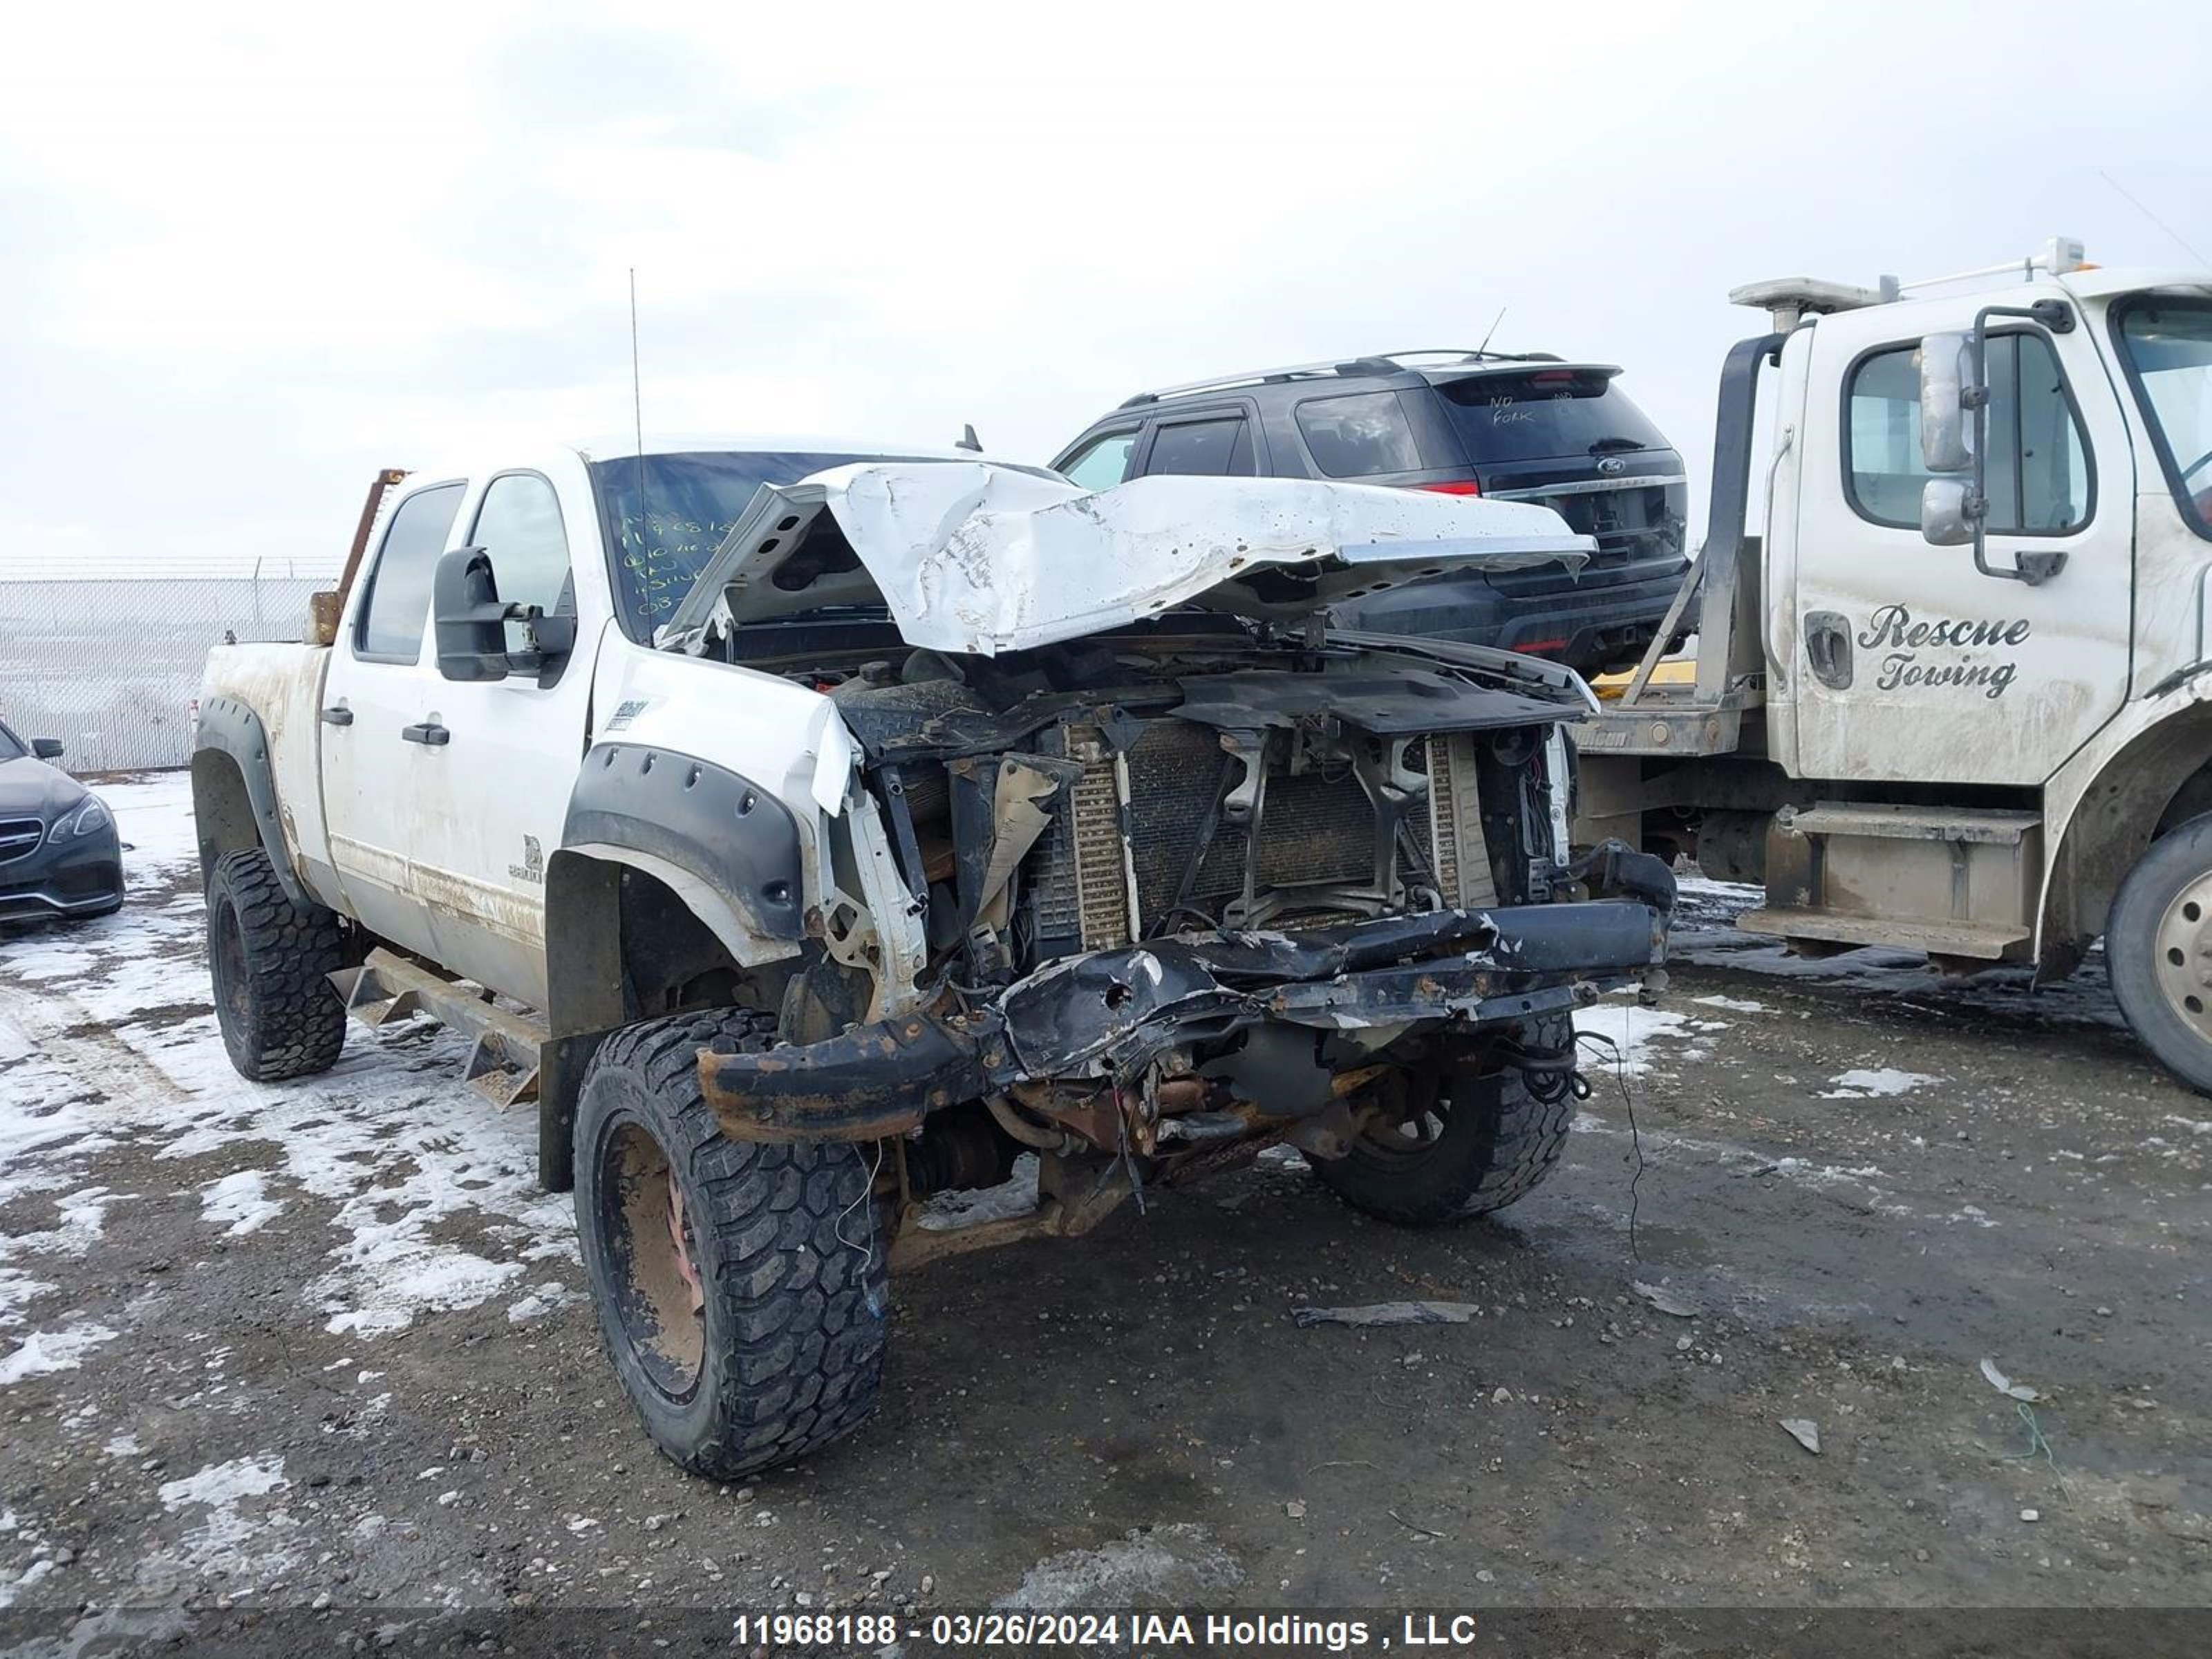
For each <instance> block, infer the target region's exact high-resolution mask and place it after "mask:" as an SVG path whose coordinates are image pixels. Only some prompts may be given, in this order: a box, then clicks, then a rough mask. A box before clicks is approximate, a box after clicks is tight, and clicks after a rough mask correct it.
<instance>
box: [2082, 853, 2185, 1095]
mask: <svg viewBox="0 0 2212 1659" xmlns="http://www.w3.org/2000/svg"><path fill="white" fill-rule="evenodd" d="M2105 960H2106V965H2107V966H2108V968H2109V969H2110V970H2111V973H2112V994H2113V996H2114V997H2115V998H2117V999H2118V1001H2119V1005H2120V1012H2122V1013H2124V1014H2125V1015H2126V1016H2127V1017H2128V1024H2129V1025H2130V1027H2132V1028H2133V1029H2134V1031H2135V1034H2136V1036H2137V1037H2138V1038H2139V1039H2141V1041H2142V1045H2143V1047H2144V1048H2148V1049H2149V1050H2150V1051H2151V1053H2152V1054H2154V1055H2155V1056H2156V1057H2157V1059H2158V1060H2160V1063H2161V1064H2163V1065H2164V1066H2166V1069H2167V1070H2168V1071H2170V1072H2172V1073H2173V1074H2174V1075H2175V1076H2176V1077H2178V1078H2179V1079H2181V1080H2182V1081H2183V1082H2184V1083H2186V1084H2187V1085H2189V1086H2190V1087H2191V1088H2192V1089H2195V1090H2197V1091H2199V1092H2200V1093H2203V1094H2212V817H2201V818H2192V819H2191V820H2190V821H2189V822H2188V823H2185V824H2183V825H2181V826H2180V827H2179V829H2174V830H2172V831H2171V832H2169V833H2168V834H2166V835H2165V836H2160V838H2159V839H2158V840H2157V841H2155V842H2152V843H2151V848H2150V851H2148V853H2145V854H2143V855H2142V859H2141V860H2138V861H2137V863H2136V867H2135V868H2134V869H2132V870H2130V872H2128V877H2127V879H2126V880H2125V881H2124V882H2122V883H2121V884H2120V891H2119V896H2118V897H2117V898H2115V899H2114V900H2113V901H2112V914H2111V915H2110V916H2108V917H2107V918H2106V925H2105Z"/></svg>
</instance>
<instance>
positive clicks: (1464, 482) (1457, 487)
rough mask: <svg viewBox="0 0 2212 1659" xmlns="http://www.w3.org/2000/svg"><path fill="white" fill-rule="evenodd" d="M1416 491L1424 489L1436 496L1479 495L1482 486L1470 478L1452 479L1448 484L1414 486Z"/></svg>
mask: <svg viewBox="0 0 2212 1659" xmlns="http://www.w3.org/2000/svg"><path fill="white" fill-rule="evenodd" d="M1413 488H1414V489H1425V490H1428V491H1429V492H1430V493H1431V494H1432V495H1480V494H1482V486H1481V485H1480V484H1479V483H1476V482H1475V481H1474V479H1472V478H1454V479H1453V480H1451V481H1450V482H1449V483H1425V484H1415V485H1414V486H1413Z"/></svg>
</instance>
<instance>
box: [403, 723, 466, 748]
mask: <svg viewBox="0 0 2212 1659" xmlns="http://www.w3.org/2000/svg"><path fill="white" fill-rule="evenodd" d="M399 735H400V736H401V737H403V738H406V739H407V741H408V742H410V743H423V744H429V746H430V747H431V748H433V749H442V748H443V747H445V745H446V744H449V743H451V742H452V741H453V733H452V732H448V731H447V730H446V728H445V727H444V726H440V725H438V724H437V723H436V722H435V720H421V721H418V722H416V724H415V725H413V726H401V727H400V728H399Z"/></svg>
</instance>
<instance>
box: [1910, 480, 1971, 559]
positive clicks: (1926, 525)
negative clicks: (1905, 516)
mask: <svg viewBox="0 0 2212 1659" xmlns="http://www.w3.org/2000/svg"><path fill="white" fill-rule="evenodd" d="M1980 518H1981V502H1980V501H1979V500H1978V498H1977V497H1976V496H1975V495H1974V485H1973V481H1972V479H1970V478H1930V479H1929V481H1928V482H1927V483H1925V484H1924V485H1923V486H1922V487H1921V490H1920V533H1921V535H1922V537H1923V538H1925V539H1926V540H1928V541H1929V542H1931V543H1933V544H1935V545H1936V546H1937V547H1966V546H1970V545H1972V542H1973V539H1974V527H1975V526H1976V524H1977V523H1978V521H1979V520H1980Z"/></svg>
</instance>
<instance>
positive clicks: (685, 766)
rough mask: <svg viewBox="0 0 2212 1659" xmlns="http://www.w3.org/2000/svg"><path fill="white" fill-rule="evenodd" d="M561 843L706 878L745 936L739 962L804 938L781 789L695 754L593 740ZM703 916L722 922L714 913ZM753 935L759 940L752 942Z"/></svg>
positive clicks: (798, 879) (800, 877) (785, 951)
mask: <svg viewBox="0 0 2212 1659" xmlns="http://www.w3.org/2000/svg"><path fill="white" fill-rule="evenodd" d="M561 845H562V848H563V849H564V850H566V849H572V848H573V849H578V850H585V849H590V848H605V849H607V850H608V851H610V852H611V853H613V854H616V855H617V857H619V856H620V855H621V854H624V853H628V854H635V855H641V859H642V860H644V861H646V862H647V867H651V866H654V865H658V866H662V867H664V868H666V869H671V870H674V871H678V872H682V873H683V874H684V875H686V876H689V877H690V878H693V879H694V880H696V881H698V882H700V883H702V884H704V886H705V887H706V888H707V890H708V892H710V893H711V894H712V895H713V896H714V898H715V899H716V900H717V901H719V902H720V906H721V907H722V908H725V909H726V911H727V912H728V913H729V914H730V915H731V916H732V917H733V918H734V920H735V921H736V922H737V924H738V927H740V928H742V929H743V930H744V933H750V935H751V936H752V940H751V941H742V943H744V944H746V945H748V946H749V948H742V949H741V948H738V945H739V944H740V943H741V941H734V940H731V939H727V938H726V937H725V939H724V942H725V943H726V944H728V945H731V947H732V954H733V955H735V956H736V957H737V958H738V961H739V962H740V963H745V964H746V965H748V966H750V964H751V963H752V962H754V961H757V960H763V959H766V958H770V957H784V956H788V955H790V954H791V951H792V949H793V947H794V946H796V945H798V943H799V940H801V939H804V938H805V874H804V865H803V863H802V860H801V858H800V849H799V821H798V819H797V818H796V817H793V815H792V811H791V808H790V807H789V806H788V805H786V804H785V802H784V800H783V799H782V797H781V795H779V794H778V793H776V792H775V790H773V789H770V788H769V787H766V786H764V785H763V784H759V783H756V782H754V781H752V780H751V779H750V778H748V777H745V776H744V775H741V774H739V773H737V772H733V771H732V770H730V769H729V768H727V767H726V766H720V765H717V764H716V763H714V762H713V761H709V760H702V759H701V758H700V757H697V756H696V755H685V754H681V753H678V752H676V751H673V750H666V749H655V748H653V747H650V746H648V745H647V744H632V743H608V744H599V746H598V747H597V748H595V749H593V750H592V751H591V752H590V753H589V754H587V755H586V756H585V757H584V765H583V769H582V770H581V771H580V773H579V774H578V775H577V777H576V783H575V787H574V789H573V790H572V791H571V792H570V793H569V796H568V821H567V823H565V825H564V826H563V827H562V835H561ZM701 920H702V921H706V922H707V923H708V926H709V927H714V928H715V931H716V933H718V935H720V934H722V933H723V932H724V930H723V928H722V927H718V926H716V922H717V919H716V918H713V917H706V916H702V918H701ZM753 941H757V943H754V942H753Z"/></svg>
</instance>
